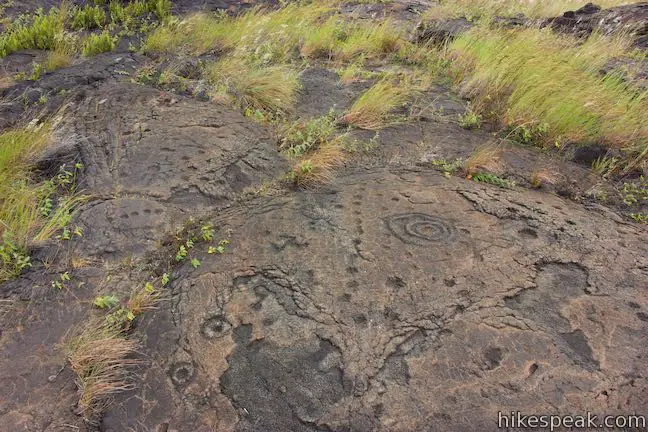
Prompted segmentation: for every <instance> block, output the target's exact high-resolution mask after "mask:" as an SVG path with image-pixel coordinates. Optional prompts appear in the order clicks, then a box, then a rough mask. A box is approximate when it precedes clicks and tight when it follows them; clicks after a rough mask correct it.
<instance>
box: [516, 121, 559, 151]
mask: <svg viewBox="0 0 648 432" xmlns="http://www.w3.org/2000/svg"><path fill="white" fill-rule="evenodd" d="M548 132H549V124H547V123H532V124H521V125H519V126H516V127H514V128H512V129H511V130H510V132H509V133H508V134H507V136H506V137H507V138H508V139H511V140H513V141H515V142H517V143H520V144H527V145H529V144H532V145H543V143H545V142H546V140H547V136H548ZM554 146H555V147H556V148H560V140H559V139H556V141H555V142H554Z"/></svg>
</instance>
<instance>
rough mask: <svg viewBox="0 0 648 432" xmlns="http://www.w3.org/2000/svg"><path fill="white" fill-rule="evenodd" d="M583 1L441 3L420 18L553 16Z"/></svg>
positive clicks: (604, 2) (604, 0)
mask: <svg viewBox="0 0 648 432" xmlns="http://www.w3.org/2000/svg"><path fill="white" fill-rule="evenodd" d="M640 1H641V0H598V1H596V2H594V3H596V4H597V5H598V6H601V7H602V8H604V9H607V8H610V7H614V6H620V5H625V4H629V3H639V2H640ZM585 3H586V1H584V0H441V1H440V2H439V4H438V5H434V6H432V7H430V8H429V9H428V10H427V11H426V12H425V13H424V18H431V19H436V18H447V17H457V16H463V17H468V18H470V19H473V20H474V19H480V18H490V17H495V16H514V15H518V14H524V15H526V16H528V17H532V18H544V17H555V16H559V15H561V14H563V13H564V12H566V11H573V10H576V9H579V8H581V7H583V6H584V5H585Z"/></svg>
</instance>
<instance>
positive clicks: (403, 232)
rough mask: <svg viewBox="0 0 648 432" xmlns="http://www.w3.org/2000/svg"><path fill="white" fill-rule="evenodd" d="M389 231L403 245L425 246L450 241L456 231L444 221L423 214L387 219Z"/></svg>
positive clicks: (410, 214)
mask: <svg viewBox="0 0 648 432" xmlns="http://www.w3.org/2000/svg"><path fill="white" fill-rule="evenodd" d="M387 226H388V227H389V230H390V231H391V232H392V234H394V235H395V236H396V237H398V238H399V239H400V240H402V241H403V242H405V243H409V244H416V245H420V246H425V245H427V244H431V243H438V242H447V241H452V240H454V238H455V235H456V230H455V228H454V227H453V226H452V225H450V224H449V223H448V222H446V221H445V220H443V219H441V218H439V217H436V216H431V215H427V214H424V213H404V214H397V215H393V216H390V217H389V218H387Z"/></svg>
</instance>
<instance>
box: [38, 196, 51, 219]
mask: <svg viewBox="0 0 648 432" xmlns="http://www.w3.org/2000/svg"><path fill="white" fill-rule="evenodd" d="M53 208H54V201H53V200H52V198H50V197H46V198H45V199H44V200H43V204H42V205H41V207H40V212H41V214H42V215H43V216H44V217H49V215H51V214H52V209H53Z"/></svg>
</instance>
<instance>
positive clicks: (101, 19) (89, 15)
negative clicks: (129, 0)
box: [71, 5, 106, 30]
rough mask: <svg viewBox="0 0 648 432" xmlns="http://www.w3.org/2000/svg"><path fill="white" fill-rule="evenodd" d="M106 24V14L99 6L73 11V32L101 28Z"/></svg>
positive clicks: (88, 6)
mask: <svg viewBox="0 0 648 432" xmlns="http://www.w3.org/2000/svg"><path fill="white" fill-rule="evenodd" d="M105 23H106V12H104V10H103V8H101V7H99V6H90V5H87V6H85V7H83V8H80V9H77V10H76V11H74V14H73V16H72V24H71V26H72V28H73V29H74V30H81V29H85V30H92V29H96V28H101V27H103V26H104V24H105Z"/></svg>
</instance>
